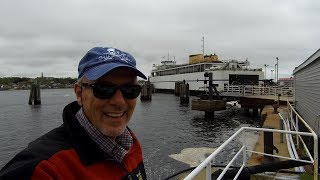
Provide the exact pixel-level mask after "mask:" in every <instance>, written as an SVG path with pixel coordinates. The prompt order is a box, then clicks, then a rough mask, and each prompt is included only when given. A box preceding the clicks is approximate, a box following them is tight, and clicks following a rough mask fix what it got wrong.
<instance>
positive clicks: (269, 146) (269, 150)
mask: <svg viewBox="0 0 320 180" xmlns="http://www.w3.org/2000/svg"><path fill="white" fill-rule="evenodd" d="M263 138H264V153H266V154H273V150H276V152H277V153H278V152H279V151H278V148H277V147H275V146H274V145H273V132H263ZM265 158H270V157H269V156H265Z"/></svg>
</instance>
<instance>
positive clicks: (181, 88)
mask: <svg viewBox="0 0 320 180" xmlns="http://www.w3.org/2000/svg"><path fill="white" fill-rule="evenodd" d="M174 94H175V95H176V96H180V103H181V104H189V96H190V92H189V84H188V83H186V81H182V82H181V81H180V82H176V83H175V88H174Z"/></svg>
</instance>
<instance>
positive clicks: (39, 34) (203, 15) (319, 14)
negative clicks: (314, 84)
mask: <svg viewBox="0 0 320 180" xmlns="http://www.w3.org/2000/svg"><path fill="white" fill-rule="evenodd" d="M319 9H320V1H319V0H237V1H231V0H220V1H217V0H114V1H112V0H1V1H0V77H8V76H26V77H36V76H40V75H41V72H43V73H44V76H54V77H77V65H78V62H79V60H80V59H81V58H82V57H83V55H84V54H85V53H86V52H87V51H88V50H89V49H91V48H92V47H94V46H104V47H110V46H112V47H116V48H119V49H122V50H125V51H127V52H130V53H131V54H132V55H133V56H134V57H135V58H136V60H137V64H138V68H139V69H141V71H142V72H144V73H145V74H146V75H147V76H148V75H149V74H150V71H151V68H152V64H159V63H160V61H161V57H163V56H165V55H167V54H168V53H169V54H170V56H172V57H173V56H175V58H176V61H177V63H186V62H187V61H188V56H189V55H190V54H199V53H201V44H202V42H201V38H202V37H204V39H205V53H206V54H213V53H216V54H217V55H218V56H219V58H220V59H222V60H227V59H238V60H245V59H246V58H248V60H249V61H250V63H251V67H255V68H256V67H261V68H263V69H264V64H268V65H269V66H268V67H267V76H268V77H270V75H271V69H274V64H275V63H276V57H279V77H290V76H291V74H292V72H293V69H294V68H295V67H296V66H298V65H300V64H301V63H302V62H303V61H305V60H306V59H307V58H308V57H309V56H310V55H312V54H313V53H314V52H315V51H316V50H317V49H319V48H320V46H319V39H320V33H319V32H320V23H319V18H320V10H319Z"/></svg>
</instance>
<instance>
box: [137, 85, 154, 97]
mask: <svg viewBox="0 0 320 180" xmlns="http://www.w3.org/2000/svg"><path fill="white" fill-rule="evenodd" d="M152 89H153V88H152V84H151V83H150V81H145V82H144V84H143V85H142V86H141V95H140V100H142V101H151V99H152Z"/></svg>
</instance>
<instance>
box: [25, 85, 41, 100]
mask: <svg viewBox="0 0 320 180" xmlns="http://www.w3.org/2000/svg"><path fill="white" fill-rule="evenodd" d="M28 103H29V105H39V104H41V96H40V86H39V85H38V84H33V85H32V86H31V91H30V96H29V102H28Z"/></svg>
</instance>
